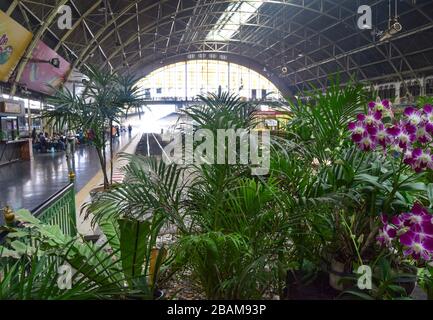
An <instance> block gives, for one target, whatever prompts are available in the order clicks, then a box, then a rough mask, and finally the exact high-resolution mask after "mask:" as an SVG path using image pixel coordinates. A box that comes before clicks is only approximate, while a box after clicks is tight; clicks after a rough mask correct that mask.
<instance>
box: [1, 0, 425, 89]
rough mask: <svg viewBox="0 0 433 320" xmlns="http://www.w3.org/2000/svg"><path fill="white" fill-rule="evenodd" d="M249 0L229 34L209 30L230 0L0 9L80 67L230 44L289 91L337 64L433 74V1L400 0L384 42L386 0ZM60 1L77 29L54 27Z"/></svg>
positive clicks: (43, 2)
mask: <svg viewBox="0 0 433 320" xmlns="http://www.w3.org/2000/svg"><path fill="white" fill-rule="evenodd" d="M238 2H239V3H241V2H242V1H238ZM249 2H250V3H256V4H257V3H260V4H261V5H260V6H258V9H257V11H256V12H255V13H254V14H252V15H251V17H250V19H249V20H248V21H247V22H244V23H242V24H241V25H240V26H239V28H238V30H237V32H236V33H235V34H234V35H233V36H232V37H230V39H226V40H215V39H209V37H208V35H209V33H210V32H211V31H212V30H215V26H216V25H218V24H221V19H220V18H221V17H222V15H223V14H224V13H225V12H226V11H227V9H228V8H229V7H230V5H231V4H232V3H233V1H228V0H160V1H155V0H94V1H88V0H38V1H30V0H2V2H1V4H0V9H2V10H3V11H5V12H7V13H9V14H11V15H12V17H13V18H14V19H15V20H17V21H18V22H20V23H21V24H23V25H24V26H25V27H26V28H28V29H30V30H31V31H32V32H33V33H34V34H35V39H34V41H37V40H39V39H42V40H43V41H44V42H46V43H47V44H49V45H50V46H51V47H52V48H54V49H55V50H57V51H58V52H59V53H60V54H61V55H62V56H64V57H65V58H66V59H67V60H69V61H70V62H72V63H73V65H74V66H76V67H83V66H85V65H86V64H90V63H93V64H97V65H101V66H105V67H111V68H113V69H115V70H116V71H118V72H119V73H125V72H133V73H136V74H140V73H142V72H143V70H144V69H145V68H146V67H147V66H150V65H153V64H155V63H158V62H160V61H161V60H165V59H181V58H182V57H184V56H185V55H186V54H188V53H191V52H196V53H197V52H206V53H212V52H213V53H225V54H228V55H229V57H230V59H231V58H235V57H236V58H237V59H245V61H248V62H245V63H251V64H254V65H255V66H257V68H258V69H262V67H263V68H265V69H266V72H267V73H268V74H271V77H273V78H274V79H278V86H279V87H280V86H284V87H285V88H287V90H290V91H292V92H295V91H298V90H302V89H305V88H308V86H309V84H310V83H313V84H314V85H319V86H325V85H326V79H327V77H328V75H329V74H332V73H335V72H337V71H338V72H340V73H341V77H342V79H343V81H345V80H348V79H349V77H350V76H352V75H353V76H355V77H356V78H357V79H359V80H365V81H375V82H389V81H394V80H396V81H398V80H402V79H406V78H416V77H422V76H427V75H431V74H433V42H432V41H431V39H432V38H433V1H431V0H398V1H397V3H398V15H399V19H400V23H401V24H402V26H403V30H402V31H401V32H400V33H398V34H397V35H396V36H394V37H393V38H391V39H390V40H389V41H385V42H381V41H379V39H378V36H377V34H376V33H377V32H379V31H383V30H385V29H386V28H387V24H388V3H389V1H388V0H364V1H358V0H280V1H279V0H264V1H259V0H251V1H249ZM261 2H263V3H261ZM361 2H362V3H361ZM391 2H392V3H393V4H394V0H392V1H391ZM64 4H67V5H70V6H71V8H72V12H73V16H74V19H73V28H72V30H59V29H58V28H57V24H56V13H57V9H58V8H59V6H61V5H64ZM360 4H366V5H370V6H371V8H372V12H373V26H374V29H373V30H361V29H359V28H358V26H357V19H358V17H359V15H358V13H357V11H358V6H359V5H360ZM25 63H26V62H25V59H23V61H21V63H20V65H19V66H18V70H19V69H20V68H23V64H25ZM237 63H239V60H238V61H237ZM283 68H284V71H285V72H283ZM275 81H277V80H275Z"/></svg>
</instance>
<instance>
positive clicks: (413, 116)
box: [404, 107, 423, 132]
mask: <svg viewBox="0 0 433 320" xmlns="http://www.w3.org/2000/svg"><path fill="white" fill-rule="evenodd" d="M404 115H405V116H406V118H407V122H408V125H409V127H411V128H414V132H415V130H416V126H418V125H419V124H420V123H421V121H422V120H423V119H422V114H421V111H420V110H418V109H416V108H414V107H407V108H406V109H404Z"/></svg>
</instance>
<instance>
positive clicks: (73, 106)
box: [42, 66, 141, 189]
mask: <svg viewBox="0 0 433 320" xmlns="http://www.w3.org/2000/svg"><path fill="white" fill-rule="evenodd" d="M84 75H85V77H87V79H88V80H86V81H85V87H84V90H83V94H82V95H81V96H79V95H77V94H76V93H75V92H71V91H70V90H69V89H67V88H63V89H62V90H60V91H57V93H56V95H55V96H54V97H52V98H50V99H49V103H50V104H52V105H54V106H55V108H54V109H52V110H50V109H48V110H45V111H44V112H43V113H42V117H43V118H45V119H47V122H48V123H51V124H54V125H58V127H60V128H64V127H67V129H69V130H74V131H75V130H77V129H90V130H92V132H93V133H94V139H93V141H92V142H93V145H94V146H95V148H96V150H97V154H98V158H99V162H100V165H101V169H102V172H103V177H104V189H107V188H108V186H109V185H110V179H111V182H112V172H111V178H110V179H109V176H108V172H107V153H106V148H107V140H108V138H107V135H106V128H107V127H108V128H111V127H112V125H113V123H120V119H121V117H123V116H125V115H127V113H128V110H130V108H132V107H134V108H138V107H139V106H140V101H141V98H140V96H139V91H138V88H137V87H136V86H135V85H134V84H135V82H136V81H135V79H134V78H132V77H130V76H126V77H122V76H117V75H115V74H114V73H112V72H107V71H104V70H99V69H98V68H96V67H94V66H91V67H89V68H88V69H86V72H85V73H84ZM109 131H110V134H109V136H110V140H109V141H110V143H109V149H110V155H111V157H110V162H111V168H112V167H113V165H112V160H113V145H112V140H113V136H112V133H111V130H109ZM111 170H112V169H111Z"/></svg>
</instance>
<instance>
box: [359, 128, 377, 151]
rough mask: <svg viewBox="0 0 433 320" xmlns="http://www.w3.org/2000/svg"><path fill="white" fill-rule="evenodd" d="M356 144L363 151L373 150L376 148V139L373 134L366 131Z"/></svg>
mask: <svg viewBox="0 0 433 320" xmlns="http://www.w3.org/2000/svg"><path fill="white" fill-rule="evenodd" d="M358 146H359V148H360V149H361V150H364V151H370V150H374V149H375V148H376V139H375V137H374V136H372V135H369V134H368V132H364V134H363V135H362V138H361V140H360V141H359V143H358Z"/></svg>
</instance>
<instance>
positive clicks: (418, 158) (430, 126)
mask: <svg viewBox="0 0 433 320" xmlns="http://www.w3.org/2000/svg"><path fill="white" fill-rule="evenodd" d="M348 128H349V131H350V133H351V138H352V140H353V142H354V143H355V144H356V145H357V147H358V148H359V149H360V150H363V151H366V152H370V151H382V153H383V155H384V157H390V158H392V159H391V160H392V163H393V164H394V163H397V165H393V172H392V179H393V184H392V190H391V191H390V192H389V195H388V198H387V199H386V201H384V204H383V212H391V211H392V208H391V207H390V204H391V202H392V199H393V198H394V196H395V195H396V193H397V192H398V190H399V188H400V187H401V185H402V184H403V183H404V182H405V181H407V180H408V179H410V178H411V177H413V176H415V175H417V174H420V173H422V172H424V171H426V170H428V169H433V155H432V151H431V150H432V149H431V148H432V147H431V143H432V140H433V139H432V135H433V106H432V105H425V106H424V107H423V108H421V109H417V108H415V107H407V108H406V109H405V110H404V112H403V115H402V117H401V118H399V119H398V118H397V117H395V114H394V111H393V108H392V104H391V103H390V102H389V101H388V100H383V101H380V102H370V103H369V105H368V111H367V113H366V114H360V115H358V116H357V120H356V121H354V122H351V123H349V126H348ZM396 160H397V161H396ZM407 171H408V172H412V175H411V176H409V177H407V178H406V179H403V181H401V178H402V177H401V175H402V173H403V172H407Z"/></svg>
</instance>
